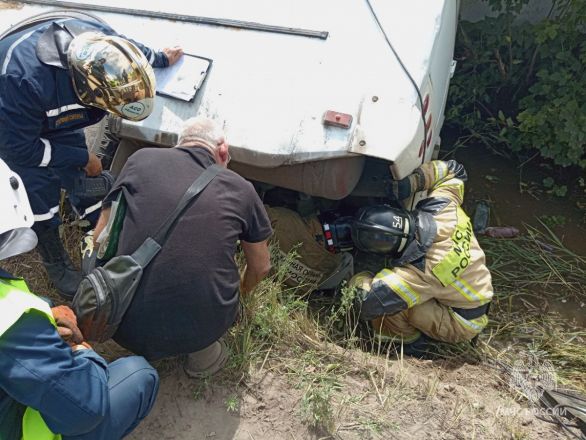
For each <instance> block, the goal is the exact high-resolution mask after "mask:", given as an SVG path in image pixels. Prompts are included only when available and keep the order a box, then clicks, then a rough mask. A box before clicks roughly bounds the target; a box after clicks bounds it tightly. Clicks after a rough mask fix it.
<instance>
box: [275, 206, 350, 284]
mask: <svg viewBox="0 0 586 440" xmlns="http://www.w3.org/2000/svg"><path fill="white" fill-rule="evenodd" d="M266 210H267V214H268V215H269V218H270V219H271V225H272V227H273V231H274V239H275V240H276V241H277V243H278V246H279V252H280V253H281V256H282V257H283V258H285V256H287V255H288V254H289V253H291V252H293V253H294V257H295V258H291V261H288V262H287V278H286V279H285V283H286V284H287V285H289V286H291V287H308V288H315V287H316V286H317V285H319V284H320V282H322V281H324V280H325V279H326V278H328V276H329V275H331V274H332V273H333V272H334V271H335V270H336V268H337V267H338V266H339V265H340V263H341V261H342V257H341V255H340V254H333V253H331V252H329V251H328V250H326V248H325V246H324V244H323V242H324V238H323V231H322V227H321V223H320V222H319V221H318V219H317V217H315V216H314V217H310V218H306V219H304V218H302V217H301V216H300V215H299V214H298V213H296V212H295V211H292V210H290V209H287V208H270V207H268V206H267V207H266Z"/></svg>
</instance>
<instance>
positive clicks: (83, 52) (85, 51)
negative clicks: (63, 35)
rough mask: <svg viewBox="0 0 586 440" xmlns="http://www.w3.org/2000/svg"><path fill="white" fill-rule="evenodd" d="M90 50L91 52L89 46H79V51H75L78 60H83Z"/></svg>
mask: <svg viewBox="0 0 586 440" xmlns="http://www.w3.org/2000/svg"><path fill="white" fill-rule="evenodd" d="M90 52H91V50H90V48H89V46H88V45H84V46H82V47H80V48H79V51H77V58H78V59H80V60H85V59H86V58H87V57H89V55H90Z"/></svg>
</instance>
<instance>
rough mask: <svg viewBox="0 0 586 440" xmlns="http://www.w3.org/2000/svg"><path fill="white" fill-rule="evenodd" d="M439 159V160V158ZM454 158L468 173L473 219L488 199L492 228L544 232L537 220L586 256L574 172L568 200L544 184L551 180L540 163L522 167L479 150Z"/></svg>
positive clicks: (582, 197)
mask: <svg viewBox="0 0 586 440" xmlns="http://www.w3.org/2000/svg"><path fill="white" fill-rule="evenodd" d="M440 156H441V155H440ZM455 158H456V159H457V160H458V161H459V162H461V163H462V164H464V166H465V167H466V170H467V171H468V185H467V188H466V202H465V207H466V209H467V211H468V212H469V213H470V214H472V213H473V212H474V207H475V203H476V201H478V200H482V199H483V200H488V201H489V204H490V207H491V214H490V222H489V225H490V226H515V227H517V228H519V229H520V230H521V231H523V230H524V229H525V228H524V226H523V225H524V224H529V225H532V226H535V227H538V228H541V224H540V223H539V220H538V219H539V218H541V219H542V220H543V219H544V217H545V221H546V224H548V226H550V225H552V224H553V223H556V222H558V223H562V222H563V225H562V224H559V225H556V226H553V227H552V230H553V231H554V232H555V233H556V235H557V236H558V237H559V238H560V239H561V240H562V243H563V244H564V245H565V246H566V247H567V248H568V249H571V250H572V251H574V252H575V253H577V254H579V255H586V211H584V210H581V209H580V208H579V207H578V206H577V203H586V192H585V191H584V190H585V188H580V187H579V186H578V185H577V184H575V181H576V180H577V179H578V177H579V174H578V175H576V172H575V171H574V172H573V175H572V177H571V178H567V176H566V178H567V179H568V180H569V182H568V187H570V185H571V184H573V183H574V185H573V186H574V188H571V191H568V195H566V196H565V197H556V196H553V195H551V194H548V193H547V192H546V191H547V190H546V188H544V187H543V184H542V182H543V179H544V178H546V177H549V174H547V173H546V172H545V171H544V168H543V166H542V165H543V164H541V165H540V163H539V162H538V159H535V160H534V161H531V162H529V163H528V164H526V165H525V166H523V167H519V165H518V163H517V161H514V160H509V159H507V158H504V157H502V156H497V155H495V154H494V153H491V152H490V151H487V150H486V149H485V148H483V147H480V146H471V147H467V148H460V149H458V150H457V151H456V152H455ZM562 178H563V177H562Z"/></svg>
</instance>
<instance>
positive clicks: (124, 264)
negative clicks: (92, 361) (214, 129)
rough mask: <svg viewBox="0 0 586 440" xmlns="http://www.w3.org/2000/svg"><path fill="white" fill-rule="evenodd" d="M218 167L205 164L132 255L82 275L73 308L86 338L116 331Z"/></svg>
mask: <svg viewBox="0 0 586 440" xmlns="http://www.w3.org/2000/svg"><path fill="white" fill-rule="evenodd" d="M221 170H222V168H221V167H220V166H219V165H216V164H214V165H212V166H210V167H208V168H207V169H206V170H205V171H204V172H203V173H202V174H201V175H200V176H199V177H198V178H197V179H196V180H195V182H193V183H192V184H191V186H190V187H189V188H188V189H187V191H186V192H185V194H183V197H182V198H181V200H180V201H179V203H178V204H177V206H176V207H175V210H174V211H173V212H172V213H171V215H169V217H168V218H167V220H166V221H165V222H164V223H163V224H162V225H161V227H160V228H159V230H158V231H157V233H156V234H155V235H154V237H147V238H146V240H145V241H144V242H143V243H142V245H140V247H139V248H138V249H137V250H136V251H135V252H134V253H133V254H132V255H119V256H117V257H114V258H112V259H111V260H109V261H108V262H107V263H106V264H104V265H103V266H102V267H96V268H94V269H93V270H92V271H91V272H90V273H89V274H87V275H86V276H84V277H83V279H82V281H81V283H80V285H79V287H78V288H77V292H76V294H75V297H74V298H73V303H72V308H73V311H74V312H75V314H76V316H77V322H78V326H79V329H80V330H81V332H82V333H83V335H84V337H85V338H86V339H87V340H88V341H97V342H104V341H106V340H108V339H110V338H111V337H112V336H113V335H114V333H116V330H117V329H118V326H119V325H120V322H121V321H122V318H123V317H124V315H125V313H126V310H128V307H129V306H130V303H131V302H132V299H133V297H134V294H135V292H136V289H137V288H138V285H139V284H140V280H141V278H142V274H143V271H144V269H145V268H146V267H147V266H148V265H149V263H150V262H151V261H152V260H153V258H154V257H155V256H156V255H157V254H158V253H159V251H160V250H161V248H162V247H163V246H164V245H165V242H166V241H167V238H168V237H169V235H170V233H171V231H172V230H173V228H174V226H175V224H176V221H177V219H178V218H179V217H180V216H181V215H182V214H183V212H184V211H185V209H186V208H187V207H188V206H189V205H190V203H191V202H192V201H193V200H194V199H195V197H197V195H198V194H199V193H200V192H202V191H203V189H204V188H205V187H206V186H207V185H208V184H209V183H210V182H211V181H212V179H213V178H214V177H216V175H217V174H218V173H219V172H220V171H221Z"/></svg>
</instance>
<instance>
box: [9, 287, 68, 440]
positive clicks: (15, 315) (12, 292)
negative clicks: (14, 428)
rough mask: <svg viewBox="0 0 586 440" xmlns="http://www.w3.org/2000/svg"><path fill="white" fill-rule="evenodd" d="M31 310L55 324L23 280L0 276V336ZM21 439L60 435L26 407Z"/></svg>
mask: <svg viewBox="0 0 586 440" xmlns="http://www.w3.org/2000/svg"><path fill="white" fill-rule="evenodd" d="M31 311H36V312H39V313H41V314H42V315H43V316H45V317H46V318H47V319H48V320H49V321H50V322H51V324H53V325H56V324H55V319H54V318H53V314H52V313H51V308H50V307H49V304H47V303H46V302H45V301H43V300H42V299H41V298H39V297H38V296H36V295H34V294H32V293H30V291H29V290H28V287H27V285H26V283H25V282H24V280H9V279H5V278H0V338H1V337H2V336H3V335H4V333H6V331H7V330H8V329H9V328H10V327H12V326H13V325H14V324H15V323H16V321H18V320H19V319H20V317H21V316H22V315H24V314H25V313H29V312H31ZM22 440H61V435H60V434H55V433H53V432H52V431H51V430H50V429H49V427H48V426H47V424H46V423H45V421H44V420H43V418H42V417H41V414H39V412H38V411H37V410H36V409H33V408H31V407H27V409H26V411H25V413H24V415H23V417H22Z"/></svg>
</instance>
